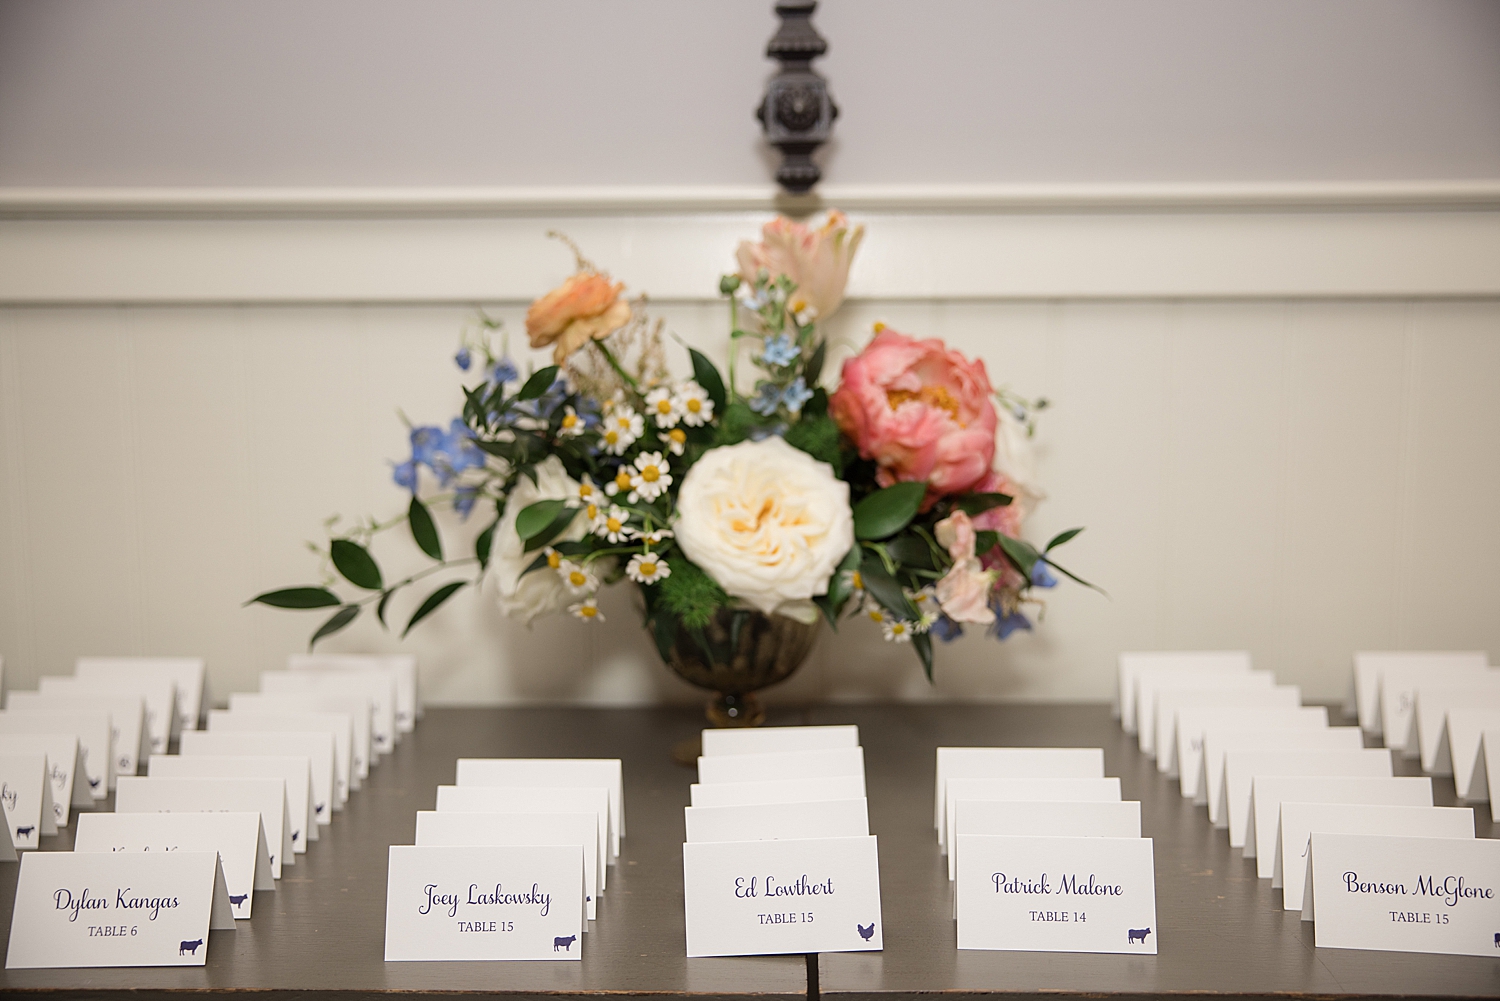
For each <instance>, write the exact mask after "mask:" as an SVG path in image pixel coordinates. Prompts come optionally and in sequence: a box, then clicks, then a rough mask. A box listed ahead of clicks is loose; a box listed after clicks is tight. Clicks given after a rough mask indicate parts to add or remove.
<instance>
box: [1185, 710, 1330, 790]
mask: <svg viewBox="0 0 1500 1001" xmlns="http://www.w3.org/2000/svg"><path fill="white" fill-rule="evenodd" d="M1327 727H1328V707H1327V706H1298V707H1297V708H1295V709H1279V708H1269V709H1268V708H1265V707H1260V706H1251V707H1248V708H1242V707H1234V708H1226V707H1222V706H1214V707H1188V708H1184V709H1181V710H1179V711H1178V713H1177V781H1178V782H1179V783H1180V784H1181V790H1182V797H1183V799H1191V800H1192V801H1193V802H1195V803H1209V802H1212V800H1211V799H1210V798H1209V795H1208V791H1209V786H1208V783H1209V778H1210V777H1212V778H1213V788H1214V791H1215V792H1217V791H1218V788H1219V781H1218V780H1219V779H1220V778H1222V777H1223V774H1224V762H1222V761H1217V762H1214V767H1213V768H1209V767H1208V766H1207V765H1208V759H1207V758H1206V757H1205V756H1204V750H1203V737H1204V734H1205V733H1207V732H1208V731H1209V730H1217V729H1225V730H1264V731H1266V732H1273V731H1274V732H1279V731H1282V730H1301V729H1326V728H1327Z"/></svg>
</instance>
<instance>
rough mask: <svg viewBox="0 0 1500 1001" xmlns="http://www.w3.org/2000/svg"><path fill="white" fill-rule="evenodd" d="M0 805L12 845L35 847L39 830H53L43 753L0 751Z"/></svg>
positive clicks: (54, 816)
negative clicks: (3, 752)
mask: <svg viewBox="0 0 1500 1001" xmlns="http://www.w3.org/2000/svg"><path fill="white" fill-rule="evenodd" d="M0 806H3V808H4V813H5V823H6V827H8V828H9V829H10V839H11V844H12V845H13V846H14V847H16V848H36V847H38V846H39V845H40V844H41V837H42V835H43V834H48V835H51V834H56V833H57V811H55V810H54V809H53V808H52V780H51V778H50V777H48V775H47V756H46V755H45V754H40V753H31V754H0Z"/></svg>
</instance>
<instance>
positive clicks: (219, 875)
mask: <svg viewBox="0 0 1500 1001" xmlns="http://www.w3.org/2000/svg"><path fill="white" fill-rule="evenodd" d="M233 928H234V914H233V913H232V912H231V910H230V907H229V896H228V894H227V893H226V891H225V889H224V873H223V871H222V869H221V868H220V865H219V856H218V853H217V852H190V851H180V852H107V853H93V852H32V853H30V854H28V855H27V856H26V857H25V858H24V859H22V861H21V873H20V878H19V880H18V882H17V884H16V898H15V910H14V912H13V914H12V917H11V924H10V950H9V952H8V953H7V954H6V958H5V967H6V969H8V970H26V969H43V968H55V967H84V966H202V965H203V964H204V961H205V960H206V959H207V957H208V933H209V930H210V929H213V930H219V929H233Z"/></svg>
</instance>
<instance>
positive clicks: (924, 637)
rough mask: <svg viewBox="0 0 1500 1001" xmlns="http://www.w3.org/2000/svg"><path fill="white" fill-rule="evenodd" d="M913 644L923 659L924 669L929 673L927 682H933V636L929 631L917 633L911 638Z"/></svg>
mask: <svg viewBox="0 0 1500 1001" xmlns="http://www.w3.org/2000/svg"><path fill="white" fill-rule="evenodd" d="M911 645H912V649H914V650H916V651H917V656H918V657H920V658H921V660H922V670H923V671H924V672H926V674H927V683H928V684H929V685H930V684H932V637H931V636H929V635H928V634H927V633H917V634H916V635H915V636H913V637H912V638H911Z"/></svg>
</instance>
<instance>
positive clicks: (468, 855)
mask: <svg viewBox="0 0 1500 1001" xmlns="http://www.w3.org/2000/svg"><path fill="white" fill-rule="evenodd" d="M389 866H390V869H389V879H388V882H387V884H386V896H385V960H386V962H388V963H391V962H404V961H422V960H464V959H491V960H493V959H556V960H576V959H579V958H581V957H582V954H583V943H582V942H581V941H580V939H581V938H582V936H583V922H584V918H583V909H584V900H583V897H584V893H583V848H582V847H581V846H579V845H531V846H527V847H507V848H468V847H437V846H428V845H392V846H391V849H390V862H389Z"/></svg>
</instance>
